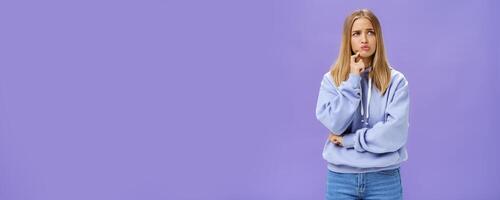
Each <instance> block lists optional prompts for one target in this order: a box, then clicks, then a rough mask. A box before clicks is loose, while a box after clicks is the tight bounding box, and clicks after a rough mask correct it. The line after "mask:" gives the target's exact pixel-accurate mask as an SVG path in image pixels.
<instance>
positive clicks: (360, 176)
mask: <svg viewBox="0 0 500 200" xmlns="http://www.w3.org/2000/svg"><path fill="white" fill-rule="evenodd" d="M326 199H327V200H337V199H366V200H372V199H373V200H374V199H377V200H392V199H403V187H402V186H401V176H400V174H399V168H398V169H391V170H384V171H378V172H367V173H337V172H333V171H330V170H328V181H327V189H326Z"/></svg>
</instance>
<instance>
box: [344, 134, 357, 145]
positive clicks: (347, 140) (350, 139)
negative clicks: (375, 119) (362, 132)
mask: <svg viewBox="0 0 500 200" xmlns="http://www.w3.org/2000/svg"><path fill="white" fill-rule="evenodd" d="M355 138H356V133H355V132H354V133H349V134H346V135H344V136H343V138H342V146H343V147H345V148H354V139H355Z"/></svg>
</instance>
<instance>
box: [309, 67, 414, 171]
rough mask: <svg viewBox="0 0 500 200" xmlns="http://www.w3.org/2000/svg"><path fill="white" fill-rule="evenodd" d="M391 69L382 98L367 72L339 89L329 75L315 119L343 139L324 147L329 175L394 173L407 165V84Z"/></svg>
mask: <svg viewBox="0 0 500 200" xmlns="http://www.w3.org/2000/svg"><path fill="white" fill-rule="evenodd" d="M390 69H391V82H390V84H389V87H388V88H387V91H386V92H385V94H384V95H383V96H382V95H381V93H380V91H379V90H378V89H377V87H375V86H374V85H373V84H372V83H370V82H371V80H370V79H369V78H368V77H369V76H368V73H369V71H368V70H367V71H365V72H362V73H361V74H360V75H356V74H350V75H349V78H348V79H347V80H346V81H344V82H342V83H341V84H340V85H339V86H338V87H337V86H335V83H334V81H333V78H332V77H331V75H330V72H328V73H326V74H325V75H324V76H323V81H322V82H321V88H320V90H319V96H318V102H317V106H316V117H317V119H318V120H319V121H320V122H321V123H322V124H323V125H324V126H325V127H326V128H328V130H329V131H330V132H331V133H333V134H335V135H341V136H343V142H342V143H343V146H338V145H335V144H333V143H331V142H330V141H329V140H328V139H327V141H326V143H325V146H324V149H323V158H324V159H325V160H326V161H328V169H330V170H332V171H335V172H339V173H363V172H373V171H381V170H386V169H394V168H398V167H399V166H400V164H401V163H402V162H403V161H405V160H407V159H408V154H407V152H406V146H405V145H406V140H407V138H408V126H409V123H408V121H409V120H408V116H409V108H410V98H409V94H408V81H407V80H406V78H405V77H404V75H403V74H402V73H400V72H398V71H396V70H395V69H393V68H390ZM369 85H370V86H371V87H370V88H371V90H372V91H369V90H368V88H369V87H368V86H369ZM369 93H370V94H369ZM325 132H326V131H325Z"/></svg>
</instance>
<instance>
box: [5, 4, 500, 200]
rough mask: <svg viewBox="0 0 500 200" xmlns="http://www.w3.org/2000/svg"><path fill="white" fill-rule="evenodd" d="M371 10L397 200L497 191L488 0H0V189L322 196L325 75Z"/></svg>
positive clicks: (495, 25) (499, 47)
mask: <svg viewBox="0 0 500 200" xmlns="http://www.w3.org/2000/svg"><path fill="white" fill-rule="evenodd" d="M365 7H366V8H370V9H372V10H373V11H374V12H375V13H376V14H377V15H378V17H379V19H380V20H381V23H382V27H383V32H384V39H385V42H386V47H387V51H388V54H389V60H390V62H391V63H392V65H394V66H395V68H397V69H398V70H400V71H402V72H403V73H404V74H405V75H406V76H407V78H408V80H409V82H410V90H411V119H410V120H411V125H410V138H409V143H408V151H409V160H408V161H407V162H406V163H405V164H404V165H403V167H402V172H403V173H402V178H403V185H404V192H405V193H404V195H405V199H500V190H498V186H499V185H500V173H498V169H499V168H500V156H499V153H500V145H498V141H500V135H499V134H500V131H498V128H497V126H498V124H496V123H498V122H497V121H498V119H499V118H498V117H497V113H499V112H500V106H498V104H497V102H498V100H499V96H500V87H499V86H500V84H498V81H499V78H500V69H499V68H500V60H499V56H500V42H499V33H500V29H499V22H498V21H499V19H500V15H499V14H498V9H499V8H500V4H499V3H498V1H494V0H490V1H469V2H462V3H461V2H456V1H448V2H440V3H436V2H435V1H428V2H425V1H413V2H405V1H376V2H365V1H363V2H361V1H357V2H355V3H354V2H352V1H344V3H342V4H341V3H339V2H338V1H326V0H322V1H309V0H303V1H290V0H289V1H280V2H278V1H245V2H236V1H229V0H227V1H198V2H188V1H177V2H169V1H167V2H165V1H157V0H151V1H135V2H132V1H109V0H108V1H79V2H78V3H77V2H74V1H73V2H72V1H45V2H42V1H30V2H27V1H13V0H5V1H2V3H0V22H1V23H0V24H1V35H2V37H1V39H0V50H1V52H0V55H1V56H0V128H1V129H0V131H1V132H0V199H5V200H18V199H19V200H20V199H23V200H67V199H71V200H80V199H81V200H88V199H103V200H111V199H117V200H118V199H119V200H131V199H141V200H142V199H148V200H154V199H172V200H174V199H175V200H177V199H180V200H190V199H210V200H212V199H213V200H226V199H227V200H254V199H259V200H264V199H269V200H281V199H283V200H285V199H286V200H293V199H297V200H302V199H323V196H324V191H325V183H326V172H327V169H326V162H325V161H324V160H323V159H322V158H321V151H322V148H323V144H324V141H325V139H326V137H327V130H326V128H324V127H323V126H322V125H321V124H320V123H319V122H318V121H317V120H316V118H315V116H314V110H315V106H316V98H317V95H318V90H319V86H320V81H321V78H322V75H323V73H324V72H326V71H327V70H328V68H329V66H330V64H331V63H332V62H333V61H334V60H335V58H336V56H337V52H338V48H339V43H340V33H341V29H342V23H343V20H344V18H345V17H346V16H347V15H348V14H349V13H350V12H351V11H353V10H354V9H357V8H365Z"/></svg>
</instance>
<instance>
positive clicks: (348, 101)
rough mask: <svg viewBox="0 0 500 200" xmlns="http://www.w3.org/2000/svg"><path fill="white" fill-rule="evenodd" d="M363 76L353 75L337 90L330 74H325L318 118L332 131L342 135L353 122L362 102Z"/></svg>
mask: <svg viewBox="0 0 500 200" xmlns="http://www.w3.org/2000/svg"><path fill="white" fill-rule="evenodd" d="M360 80H361V76H359V75H355V74H351V75H349V78H348V79H347V80H346V81H344V82H342V84H340V85H339V87H338V88H337V87H336V86H335V85H334V83H333V79H331V76H330V74H329V73H327V74H325V76H324V77H323V80H322V82H321V87H320V90H319V95H318V102H317V105H316V118H317V119H318V120H319V121H320V122H321V123H322V124H323V125H324V126H325V127H326V128H328V130H330V132H331V133H333V134H336V135H341V134H342V133H344V131H345V130H346V129H347V128H348V127H349V125H350V124H351V122H352V119H353V114H354V112H355V111H356V110H357V108H358V106H359V102H360V100H361V96H360V95H361V94H360V92H361V86H360Z"/></svg>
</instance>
